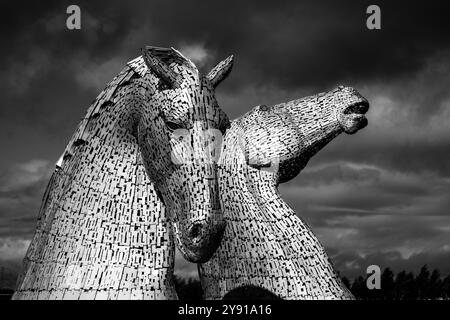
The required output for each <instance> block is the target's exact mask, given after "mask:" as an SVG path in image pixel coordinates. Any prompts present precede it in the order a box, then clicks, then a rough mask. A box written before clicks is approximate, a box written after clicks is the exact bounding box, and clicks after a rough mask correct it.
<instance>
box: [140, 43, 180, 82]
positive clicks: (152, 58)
mask: <svg viewBox="0 0 450 320" xmlns="http://www.w3.org/2000/svg"><path fill="white" fill-rule="evenodd" d="M162 50H167V49H164V48H158V47H151V46H146V47H145V48H144V49H142V57H143V58H144V61H145V64H146V65H147V67H148V68H149V69H150V70H152V71H153V72H154V73H155V74H156V75H157V76H158V77H160V78H161V80H162V81H164V82H165V83H166V84H167V85H168V86H169V87H170V88H172V89H175V88H178V87H180V84H181V76H180V75H179V74H178V73H176V72H175V71H173V70H172V69H170V68H169V66H168V65H167V64H166V63H164V62H163V61H162V60H161V59H160V58H159V57H158V55H157V54H156V53H157V52H161V51H162Z"/></svg>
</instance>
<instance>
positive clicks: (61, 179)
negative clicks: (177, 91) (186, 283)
mask: <svg viewBox="0 0 450 320" xmlns="http://www.w3.org/2000/svg"><path fill="white" fill-rule="evenodd" d="M132 76H133V71H132V70H131V69H129V68H128V69H127V68H126V69H125V70H124V71H123V73H121V74H119V76H118V77H119V78H121V79H126V78H127V77H128V79H131V77H132ZM117 79H118V78H117V77H116V78H115V79H114V80H113V81H112V82H111V83H110V84H109V85H108V86H107V88H106V89H105V90H104V91H103V92H102V93H101V94H100V95H99V97H98V98H97V100H96V101H95V102H94V104H93V105H92V106H91V107H90V108H89V109H88V111H87V114H86V116H85V118H83V120H82V121H81V123H80V124H79V126H78V128H77V130H76V131H75V134H74V136H73V137H72V139H71V140H70V142H69V144H68V145H67V148H66V151H65V153H64V155H65V156H64V157H63V160H62V161H61V162H60V163H59V165H60V166H59V168H57V170H56V171H55V173H54V174H53V176H52V179H51V180H50V183H49V185H48V186H47V190H46V193H45V198H44V201H43V205H42V207H41V210H40V212H39V217H38V223H37V228H36V233H35V235H34V237H33V239H32V242H31V245H30V248H29V250H28V252H27V254H26V257H25V259H24V270H23V273H22V275H21V276H20V278H19V281H18V286H17V291H16V293H15V295H14V298H15V299H20V298H23V299H27V298H28V299H33V298H34V299H162V298H165V299H174V298H176V293H175V290H174V286H173V266H174V242H173V237H172V234H171V229H170V224H169V219H168V217H167V214H166V210H165V208H164V206H163V204H162V203H161V201H160V200H159V198H158V196H157V194H156V192H155V189H154V187H153V184H152V182H151V181H150V179H149V178H148V177H147V174H146V172H145V169H144V165H143V163H142V159H141V155H140V152H139V148H138V144H137V141H136V138H135V136H134V134H133V123H134V121H133V119H134V117H135V114H134V112H135V110H134V109H126V107H127V106H128V105H130V104H133V102H135V101H133V95H132V94H131V92H132V91H133V90H135V89H136V88H135V86H134V85H133V83H125V84H124V85H123V86H120V81H121V80H117Z"/></svg>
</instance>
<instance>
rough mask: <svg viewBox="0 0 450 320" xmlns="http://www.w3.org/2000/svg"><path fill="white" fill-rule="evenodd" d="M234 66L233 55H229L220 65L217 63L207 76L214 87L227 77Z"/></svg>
mask: <svg viewBox="0 0 450 320" xmlns="http://www.w3.org/2000/svg"><path fill="white" fill-rule="evenodd" d="M231 68H233V56H232V55H231V56H229V57H228V58H226V59H225V60H223V61H221V62H220V63H219V64H218V65H216V66H215V67H214V68H213V69H212V70H211V71H210V72H209V73H208V75H207V76H206V78H207V79H208V80H209V81H210V82H211V84H212V85H213V87H214V88H215V87H217V85H218V84H219V83H220V82H221V81H222V80H223V79H225V78H226V77H227V76H228V74H229V73H230V71H231Z"/></svg>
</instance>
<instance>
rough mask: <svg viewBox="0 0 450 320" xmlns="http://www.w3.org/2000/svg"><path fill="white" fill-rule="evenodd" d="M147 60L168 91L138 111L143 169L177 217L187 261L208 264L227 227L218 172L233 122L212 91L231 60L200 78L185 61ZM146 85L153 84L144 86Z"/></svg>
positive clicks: (149, 55) (150, 97)
mask: <svg viewBox="0 0 450 320" xmlns="http://www.w3.org/2000/svg"><path fill="white" fill-rule="evenodd" d="M174 52H176V51H174ZM143 57H144V60H145V63H146V64H147V66H148V67H149V68H150V69H151V70H154V71H155V73H156V74H157V75H158V76H159V78H160V79H163V82H164V83H163V86H165V88H164V89H162V90H157V91H156V92H150V93H145V96H142V97H141V99H143V100H142V102H141V103H140V105H139V107H138V110H137V111H138V112H139V114H140V116H139V119H140V120H139V123H138V124H137V131H138V140H139V145H140V146H141V153H142V155H143V159H144V164H145V166H146V168H147V172H148V174H149V177H150V178H151V179H152V181H154V182H155V186H156V188H157V189H158V191H159V192H160V194H161V198H162V200H163V201H164V203H165V204H166V206H167V207H168V208H169V211H171V212H173V217H172V219H173V226H174V230H175V236H176V240H177V243H178V247H179V249H180V251H181V252H182V253H183V255H184V256H185V257H186V259H188V260H189V261H192V262H205V261H207V260H209V258H210V257H211V256H212V254H213V253H214V251H215V250H216V249H217V247H218V245H219V244H220V240H221V236H222V233H223V231H224V227H225V224H224V219H223V217H222V214H221V211H220V202H219V197H218V183H217V176H216V171H217V159H218V156H219V155H220V154H219V152H220V145H221V136H222V133H224V132H225V130H226V129H227V128H228V127H229V126H230V122H229V120H228V117H227V115H226V114H225V113H224V112H223V111H222V110H221V109H220V108H219V106H218V103H217V101H216V98H215V96H214V89H215V87H216V86H217V85H218V84H219V82H220V81H221V80H223V79H224V78H225V77H226V75H227V74H228V73H229V72H230V71H231V67H232V62H233V59H232V57H229V58H228V59H226V60H224V61H223V62H222V63H220V64H219V65H218V66H217V67H216V68H215V69H213V70H212V71H211V72H210V73H209V74H208V75H206V76H201V75H200V74H199V72H198V70H197V68H196V67H195V66H194V65H193V64H192V63H191V62H190V61H188V60H186V59H185V58H184V57H181V63H182V64H183V65H184V66H185V67H184V68H180V67H179V66H178V65H176V64H174V69H171V68H169V67H168V66H167V64H164V63H163V62H161V61H159V60H157V59H156V58H155V53H154V52H153V51H146V52H145V53H144V55H143ZM177 71H178V72H177ZM146 81H152V79H145V78H144V79H143V80H142V82H146ZM147 87H152V86H147ZM166 101H167V102H169V103H165V102H166Z"/></svg>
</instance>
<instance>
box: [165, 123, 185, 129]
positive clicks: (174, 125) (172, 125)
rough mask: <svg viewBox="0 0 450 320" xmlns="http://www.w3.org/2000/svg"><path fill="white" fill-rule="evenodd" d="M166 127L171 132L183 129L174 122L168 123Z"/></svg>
mask: <svg viewBox="0 0 450 320" xmlns="http://www.w3.org/2000/svg"><path fill="white" fill-rule="evenodd" d="M166 126H167V128H169V130H171V131H175V130H177V129H182V128H183V127H182V126H181V125H179V124H178V123H175V122H172V121H166Z"/></svg>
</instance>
